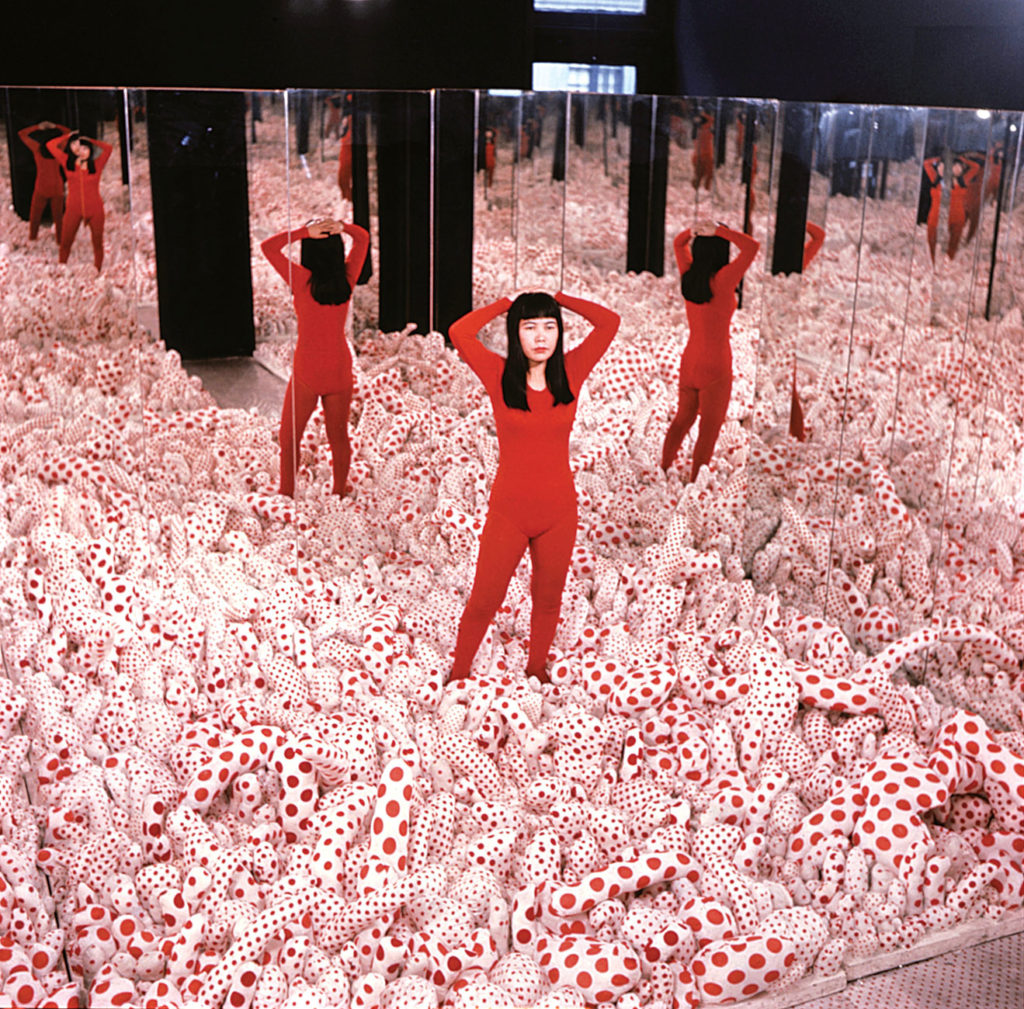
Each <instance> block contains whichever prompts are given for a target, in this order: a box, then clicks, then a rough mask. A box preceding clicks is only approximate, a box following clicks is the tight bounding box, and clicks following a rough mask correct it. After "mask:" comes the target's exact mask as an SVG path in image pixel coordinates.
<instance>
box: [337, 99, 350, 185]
mask: <svg viewBox="0 0 1024 1009" xmlns="http://www.w3.org/2000/svg"><path fill="white" fill-rule="evenodd" d="M345 107H346V109H348V110H349V111H346V112H345V114H344V115H343V116H342V117H341V119H340V120H339V127H340V130H341V143H340V144H339V145H338V188H339V189H340V190H341V196H342V199H345V200H348V201H349V202H351V200H352V129H353V127H352V112H351V108H352V95H351V94H348V95H346V96H345Z"/></svg>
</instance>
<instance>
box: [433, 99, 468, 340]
mask: <svg viewBox="0 0 1024 1009" xmlns="http://www.w3.org/2000/svg"><path fill="white" fill-rule="evenodd" d="M435 103H436V107H435V123H436V129H435V131H434V145H435V147H434V243H433V245H434V329H436V330H437V331H438V332H440V333H447V332H448V327H449V326H450V325H451V324H452V323H453V322H454V321H455V320H456V319H458V318H459V317H460V316H462V315H465V314H466V312H468V311H469V310H470V309H471V308H472V307H473V174H474V173H473V165H474V156H473V152H474V146H475V137H474V136H473V128H474V118H475V96H474V94H473V92H472V91H438V92H437V97H436V99H435Z"/></svg>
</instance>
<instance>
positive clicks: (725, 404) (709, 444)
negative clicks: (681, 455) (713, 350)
mask: <svg viewBox="0 0 1024 1009" xmlns="http://www.w3.org/2000/svg"><path fill="white" fill-rule="evenodd" d="M731 394H732V376H731V375H730V376H729V377H728V378H723V379H722V380H721V381H720V382H713V383H712V384H711V385H709V386H707V387H706V388H704V389H701V390H700V392H699V401H700V406H699V411H700V425H699V427H698V428H697V444H696V445H694V446H693V464H692V466H691V467H690V479H691V480H696V479H697V471H698V470H699V469H700V468H701V466H706V465H707V464H708V463H709V462H710V461H711V455H712V453H713V452H714V451H715V442H716V441H718V432H719V431H721V430H722V425H723V424H724V423H725V416H726V414H727V413H728V412H729V396H730V395H731Z"/></svg>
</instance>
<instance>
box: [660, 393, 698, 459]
mask: <svg viewBox="0 0 1024 1009" xmlns="http://www.w3.org/2000/svg"><path fill="white" fill-rule="evenodd" d="M698 402H699V401H698V392H697V390H696V389H694V388H692V387H690V386H682V385H681V386H680V387H679V406H678V407H677V409H676V415H675V417H673V418H672V423H671V424H669V426H668V431H667V432H666V433H665V444H664V445H663V446H662V448H661V468H662V469H663V470H665V471H666V472H668V468H669V466H671V465H672V463H673V461H674V460H675V457H676V455H677V454H678V453H679V446H680V445H682V443H683V439H684V438H685V437H686V432H687V431H689V430H690V428H691V427H693V422H694V421H695V420H696V419H697V407H698Z"/></svg>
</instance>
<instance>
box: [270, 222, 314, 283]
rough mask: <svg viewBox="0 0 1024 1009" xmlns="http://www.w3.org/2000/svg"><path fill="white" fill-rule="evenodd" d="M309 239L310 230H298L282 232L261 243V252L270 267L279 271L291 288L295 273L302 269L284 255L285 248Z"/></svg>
mask: <svg viewBox="0 0 1024 1009" xmlns="http://www.w3.org/2000/svg"><path fill="white" fill-rule="evenodd" d="M308 237H309V229H308V228H298V229H296V230H295V231H281V232H279V233H278V234H276V235H271V236H270V238H265V239H264V240H263V241H262V242H260V250H261V251H262V253H263V255H264V256H266V257H267V260H268V261H269V263H270V265H271V266H272V267H273V268H274V269H275V270H277V272H278V275H279V276H280V277H281V279H282V280H283V281H284V282H285V283H286V284H287V285H288V286H289V287H291V283H292V277H293V276H294V275H295V271H296V270H301V269H302V267H301V266H300V265H299V264H298V263H296V262H295V261H294V260H291V259H289V258H288V257H287V256H286V255H285V254H284V247H285V246H286V245H288V244H289V243H291V242H297V241H298V240H299V239H300V238H308Z"/></svg>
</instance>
